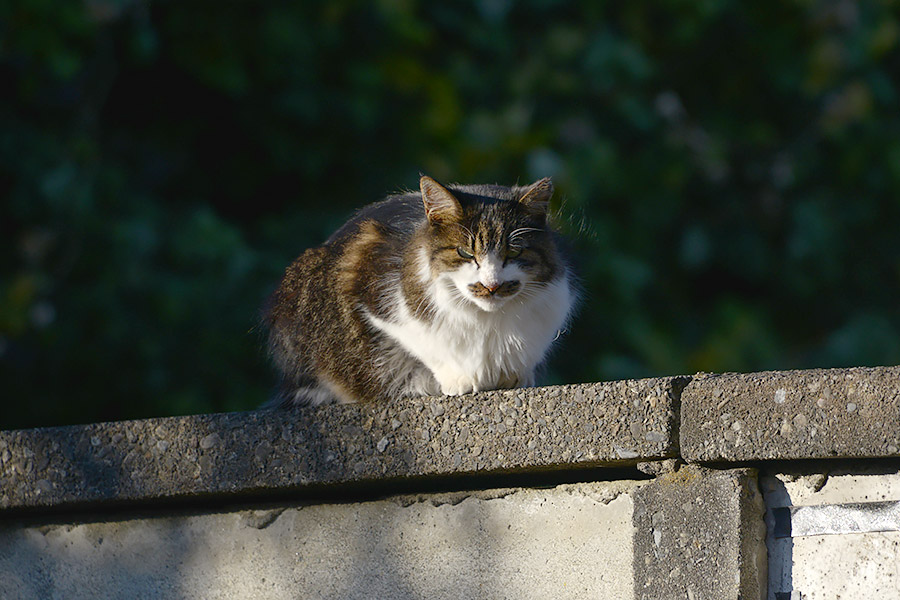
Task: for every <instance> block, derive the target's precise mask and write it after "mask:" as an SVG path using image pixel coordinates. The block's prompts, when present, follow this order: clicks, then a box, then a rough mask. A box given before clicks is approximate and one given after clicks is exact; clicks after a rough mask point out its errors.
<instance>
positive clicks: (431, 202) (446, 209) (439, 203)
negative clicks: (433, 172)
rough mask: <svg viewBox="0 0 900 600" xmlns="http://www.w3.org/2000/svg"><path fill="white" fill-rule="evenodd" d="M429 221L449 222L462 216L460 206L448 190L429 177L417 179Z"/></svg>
mask: <svg viewBox="0 0 900 600" xmlns="http://www.w3.org/2000/svg"><path fill="white" fill-rule="evenodd" d="M419 187H420V188H421V190H422V202H423V203H424V204H425V215H426V216H427V217H428V222H429V223H450V222H453V221H458V220H459V219H461V218H462V206H461V205H460V204H459V200H457V199H456V197H455V196H454V195H453V194H451V193H450V191H449V190H448V189H447V188H445V187H444V186H442V185H441V184H439V183H438V182H437V181H435V180H434V179H432V178H431V177H427V176H425V175H423V176H422V178H421V179H420V180H419Z"/></svg>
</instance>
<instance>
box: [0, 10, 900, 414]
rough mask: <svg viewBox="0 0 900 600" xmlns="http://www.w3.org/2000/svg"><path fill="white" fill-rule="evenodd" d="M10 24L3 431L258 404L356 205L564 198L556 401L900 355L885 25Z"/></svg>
mask: <svg viewBox="0 0 900 600" xmlns="http://www.w3.org/2000/svg"><path fill="white" fill-rule="evenodd" d="M2 10H3V11H4V12H6V13H7V14H6V15H2V18H0V44H2V45H0V49H2V56H0V200H2V212H0V428H13V427H30V426H38V425H54V424H65V423H76V422H90V421H99V420H109V419H123V418H133V417H148V416H157V415H173V414H184V413H195V412H206V411H228V410H237V409H247V408H251V407H254V406H257V405H258V404H259V403H260V402H261V401H263V400H264V399H265V398H266V396H267V394H268V392H269V390H270V388H271V386H272V383H273V380H274V377H273V374H272V372H271V371H270V369H269V367H268V365H267V362H266V359H265V356H264V351H263V345H262V340H263V336H262V335H261V333H260V332H259V331H258V329H257V318H258V311H259V307H260V306H261V304H262V303H263V301H264V299H265V297H266V296H267V294H268V293H269V292H270V291H271V290H272V289H273V287H274V285H275V284H276V282H277V281H278V279H279V277H280V275H281V273H282V271H283V269H284V268H285V267H286V266H287V264H288V263H289V262H290V261H291V260H292V259H293V258H294V257H295V256H296V255H298V254H299V253H300V252H301V251H302V250H303V249H304V248H306V247H308V246H310V245H315V244H318V243H320V242H321V241H322V240H324V239H325V237H327V235H328V234H329V233H330V232H331V231H332V230H333V229H334V228H335V227H337V226H338V225H339V224H340V223H341V222H342V221H343V220H344V219H345V218H346V217H347V216H348V215H349V214H350V213H351V212H352V210H353V209H354V208H356V207H359V206H361V205H363V204H365V203H368V202H371V201H374V200H376V199H378V198H379V197H381V196H383V195H385V194H386V193H389V192H393V191H397V190H399V189H402V188H415V187H416V186H417V182H418V174H419V173H420V172H424V173H428V174H430V175H432V176H434V177H436V178H437V179H439V180H441V181H444V182H448V183H449V182H454V181H458V182H462V183H494V182H496V183H503V184H512V183H515V182H517V181H518V182H520V183H527V182H530V181H533V180H535V179H538V178H540V177H543V176H548V175H549V176H552V177H553V179H554V182H555V184H556V188H557V191H558V194H557V201H558V203H559V204H560V205H561V206H560V207H559V208H560V209H561V213H562V221H563V226H564V228H565V229H566V231H567V232H568V233H569V234H570V235H571V236H572V237H573V238H574V239H575V246H576V249H577V253H578V256H579V259H580V263H581V266H580V269H581V274H582V277H583V284H584V288H585V295H584V300H583V302H582V306H581V310H580V313H579V315H578V318H577V319H576V321H575V322H574V323H573V325H572V327H571V332H570V334H569V335H568V336H567V338H566V340H565V342H564V343H563V344H562V345H561V347H560V348H559V351H558V352H557V353H556V355H555V356H554V359H553V361H552V364H551V368H550V373H549V381H550V382H579V381H591V380H600V379H617V378H630V377H644V376H660V375H671V374H680V373H693V372H696V371H698V370H703V371H713V372H718V371H726V370H731V371H753V370H760V369H788V368H808V367H832V366H851V365H878V364H898V363H900V245H898V227H900V110H898V108H900V107H898V89H900V88H898V79H897V77H898V73H900V20H898V11H897V10H896V9H895V8H893V7H892V3H889V2H861V3H856V2H849V1H838V2H834V1H817V0H808V1H793V2H790V1H788V2H778V3H757V2H742V3H738V2H725V1H723V2H715V1H690V2H684V1H673V0H653V1H652V2H641V1H631V2H623V3H598V2H594V1H591V0H587V1H583V2H572V3H569V2H553V1H547V0H544V1H539V0H534V1H526V2H512V1H509V0H483V1H480V2H452V3H450V2H448V3H420V2H413V1H403V0H396V1H388V0H385V1H381V2H375V3H368V2H349V1H344V0H329V1H328V2H321V3H318V2H317V3H313V2H303V1H299V0H298V1H294V2H264V3H253V2H187V1H185V2H175V1H158V2H145V1H127V0H125V1H114V0H90V1H87V2H84V3H79V2H65V3H63V2H48V1H47V0H23V1H13V2H12V3H11V4H9V3H7V4H4V8H3V9H2Z"/></svg>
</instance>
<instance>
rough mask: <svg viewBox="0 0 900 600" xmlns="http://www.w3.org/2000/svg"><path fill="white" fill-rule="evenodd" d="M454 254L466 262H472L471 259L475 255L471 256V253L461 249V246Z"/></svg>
mask: <svg viewBox="0 0 900 600" xmlns="http://www.w3.org/2000/svg"><path fill="white" fill-rule="evenodd" d="M456 253H457V254H459V256H460V257H461V258H464V259H466V260H472V259H473V258H475V255H474V254H472V253H471V252H469V251H468V250H466V249H465V248H463V247H462V246H460V247H459V248H457V249H456Z"/></svg>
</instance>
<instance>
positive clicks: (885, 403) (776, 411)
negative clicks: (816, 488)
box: [681, 367, 900, 461]
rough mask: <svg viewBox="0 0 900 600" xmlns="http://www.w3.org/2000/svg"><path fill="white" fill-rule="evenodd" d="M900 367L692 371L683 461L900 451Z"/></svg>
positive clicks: (684, 410) (685, 399)
mask: <svg viewBox="0 0 900 600" xmlns="http://www.w3.org/2000/svg"><path fill="white" fill-rule="evenodd" d="M898 448H900V367H879V368H854V369H829V370H821V369H820V370H810V371H783V372H765V373H749V374H724V375H706V376H702V375H699V376H695V377H694V378H693V379H692V380H691V383H690V384H689V385H688V386H687V387H686V388H685V389H684V392H683V393H682V397H681V452H682V455H683V456H684V458H685V459H686V460H688V461H742V460H791V459H802V458H829V457H847V458H850V457H887V456H900V450H898Z"/></svg>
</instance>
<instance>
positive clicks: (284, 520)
mask: <svg viewBox="0 0 900 600" xmlns="http://www.w3.org/2000/svg"><path fill="white" fill-rule="evenodd" d="M639 485H640V483H637V482H616V483H591V484H575V485H565V486H559V487H556V488H553V489H543V490H521V489H518V490H491V491H487V492H478V493H472V494H455V495H453V496H451V497H448V498H441V497H440V496H423V497H420V498H409V497H407V498H389V499H386V500H381V501H373V502H365V503H359V504H334V505H315V506H297V505H282V506H280V507H277V508H272V509H269V510H235V511H233V512H221V513H212V514H209V513H207V514H193V515H191V514H185V515H181V516H167V517H157V518H133V519H123V518H120V519H118V520H114V521H109V520H108V521H101V522H82V523H78V524H34V523H32V524H23V523H21V522H18V523H17V522H13V521H11V520H7V521H4V522H2V523H0V582H2V585H3V592H2V594H0V595H2V597H3V598H4V600H19V599H22V600H25V599H28V600H31V599H33V598H67V599H72V600H79V599H85V600H94V599H96V598H144V599H155V598H160V599H163V598H165V599H168V598H205V599H223V600H226V599H241V600H243V599H246V598H266V599H270V600H279V599H282V598H283V599H291V600H293V599H295V598H317V599H322V600H328V599H335V600H338V599H340V600H355V599H359V600H363V599H364V600H369V599H372V598H379V599H384V600H418V599H428V600H450V599H454V600H455V599H459V600H472V599H475V598H477V599H485V600H491V599H510V600H513V599H515V600H527V599H531V598H534V599H540V600H545V599H547V598H553V599H555V600H556V599H559V600H568V599H573V600H574V599H591V600H622V599H624V598H629V597H630V596H631V590H632V586H633V580H632V579H633V576H632V570H631V548H632V546H631V543H632V542H631V540H632V523H631V518H632V506H633V505H632V500H631V494H632V493H633V490H634V489H635V487H636V486H639Z"/></svg>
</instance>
